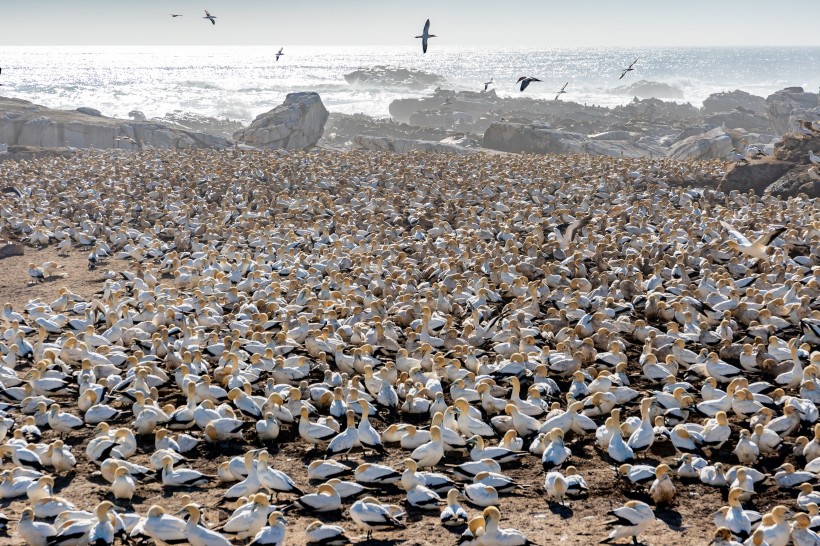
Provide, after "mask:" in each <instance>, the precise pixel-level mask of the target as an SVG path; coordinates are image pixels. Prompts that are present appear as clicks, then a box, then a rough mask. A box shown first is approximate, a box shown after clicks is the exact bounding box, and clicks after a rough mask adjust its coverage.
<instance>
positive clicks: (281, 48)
mask: <svg viewBox="0 0 820 546" xmlns="http://www.w3.org/2000/svg"><path fill="white" fill-rule="evenodd" d="M284 49H285V48H284V47H280V48H279V51H277V52H276V60H277V61H278V60H279V57H281V56H282V55H284V53H282V51H283V50H284Z"/></svg>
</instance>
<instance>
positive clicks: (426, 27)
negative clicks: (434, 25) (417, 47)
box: [416, 19, 437, 53]
mask: <svg viewBox="0 0 820 546" xmlns="http://www.w3.org/2000/svg"><path fill="white" fill-rule="evenodd" d="M416 38H421V51H422V52H423V53H427V39H428V38H437V36H436V35H435V34H430V19H427V22H426V23H424V30H422V31H421V36H416Z"/></svg>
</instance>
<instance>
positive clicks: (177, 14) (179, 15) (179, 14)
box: [171, 11, 208, 17]
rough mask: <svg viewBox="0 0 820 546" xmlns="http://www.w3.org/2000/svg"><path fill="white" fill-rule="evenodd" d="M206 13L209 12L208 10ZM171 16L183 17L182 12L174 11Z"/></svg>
mask: <svg viewBox="0 0 820 546" xmlns="http://www.w3.org/2000/svg"><path fill="white" fill-rule="evenodd" d="M205 13H208V12H207V11H206V12H205ZM171 17H182V14H181V13H172V14H171Z"/></svg>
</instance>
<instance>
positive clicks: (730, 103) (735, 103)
mask: <svg viewBox="0 0 820 546" xmlns="http://www.w3.org/2000/svg"><path fill="white" fill-rule="evenodd" d="M765 100H766V99H764V98H763V97H758V96H756V95H752V94H750V93H747V92H746V91H741V90H739V89H737V90H735V91H724V92H721V93H712V94H711V95H709V96H708V97H706V99H705V100H704V101H703V113H704V114H715V113H718V112H731V111H732V110H735V109H737V108H743V109H745V110H749V111H751V112H754V113H756V114H763V113H765V112H766V104H765Z"/></svg>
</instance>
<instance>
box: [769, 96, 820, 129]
mask: <svg viewBox="0 0 820 546" xmlns="http://www.w3.org/2000/svg"><path fill="white" fill-rule="evenodd" d="M766 116H767V117H768V118H769V123H770V124H771V127H772V130H774V132H775V133H776V134H778V135H783V134H786V133H788V132H789V131H794V130H795V128H796V127H797V123H796V121H795V120H797V119H805V120H809V121H816V120H818V119H820V97H818V94H817V93H808V92H806V91H803V88H802V87H787V88H786V89H781V90H780V91H777V92H775V93H773V94H771V95H769V96H768V97H766Z"/></svg>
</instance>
